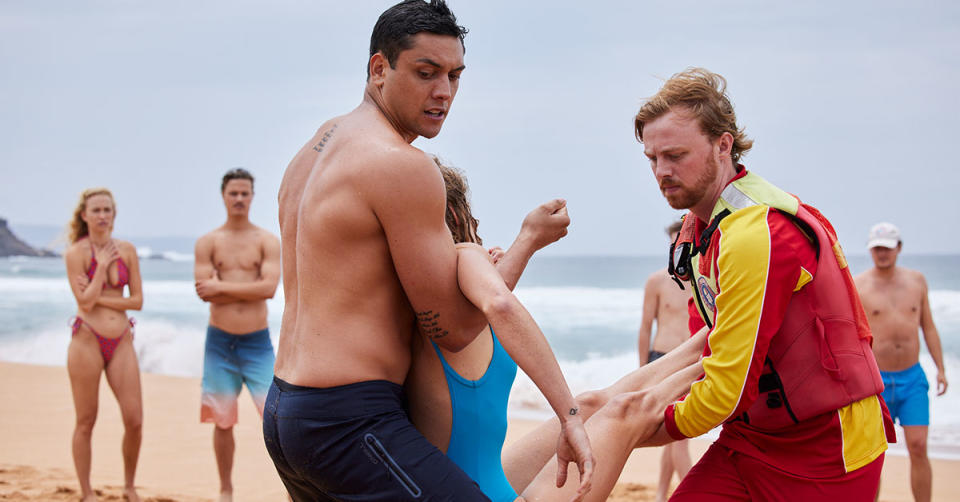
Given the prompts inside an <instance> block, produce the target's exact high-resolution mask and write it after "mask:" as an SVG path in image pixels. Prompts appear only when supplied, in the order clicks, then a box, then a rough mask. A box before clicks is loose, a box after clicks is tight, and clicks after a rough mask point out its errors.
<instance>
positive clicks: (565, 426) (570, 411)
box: [458, 244, 594, 495]
mask: <svg viewBox="0 0 960 502" xmlns="http://www.w3.org/2000/svg"><path fill="white" fill-rule="evenodd" d="M458 248H459V264H458V272H459V274H458V277H459V282H460V288H461V290H462V291H463V293H464V294H465V295H466V296H467V298H469V299H470V301H472V302H473V303H474V304H475V305H477V306H478V307H480V309H481V310H482V311H483V313H484V315H485V316H486V318H487V321H488V322H489V323H490V326H491V327H492V328H493V330H494V332H496V333H497V337H498V338H499V340H500V343H501V345H503V348H504V349H505V350H506V351H507V353H508V354H510V357H512V358H513V360H514V361H515V362H516V363H517V365H518V366H519V367H520V368H522V369H523V371H524V372H525V373H526V374H527V375H528V376H529V377H530V379H531V380H533V382H534V383H535V384H536V385H537V387H538V388H539V389H540V391H541V392H542V393H543V395H544V397H546V398H547V401H548V402H549V403H550V406H551V408H553V411H554V413H556V415H557V418H558V419H559V420H560V428H561V430H560V441H559V443H558V448H557V460H558V461H559V463H558V470H557V477H556V482H557V486H562V485H563V484H565V483H566V477H567V465H568V463H569V462H571V461H576V463H577V466H578V467H579V468H580V487H579V490H578V493H580V494H581V495H582V494H585V493H586V492H588V491H589V490H590V483H591V478H592V475H593V464H594V460H593V453H592V452H591V450H590V442H589V440H588V439H587V436H586V433H585V431H584V428H583V421H582V419H581V417H580V416H579V415H578V411H579V410H577V406H576V402H575V401H574V399H573V395H572V394H571V393H570V388H569V387H568V386H567V382H566V380H565V379H564V377H563V373H561V371H560V365H559V364H558V363H557V360H556V357H554V354H553V351H552V350H551V349H550V345H549V344H548V343H547V340H546V338H544V336H543V333H542V332H541V331H540V328H539V327H538V326H537V324H536V322H534V320H533V318H532V317H531V316H530V313H529V312H527V310H526V309H525V308H523V305H521V304H520V302H519V301H518V300H517V298H516V297H515V296H513V294H512V293H510V291H509V290H508V289H507V287H506V285H505V284H504V282H503V279H502V278H501V277H500V275H499V274H498V273H497V271H496V269H495V268H494V267H493V264H492V263H490V260H489V258H488V256H487V253H486V251H484V250H483V248H481V247H480V246H478V245H475V244H466V245H464V244H461V245H459V246H458Z"/></svg>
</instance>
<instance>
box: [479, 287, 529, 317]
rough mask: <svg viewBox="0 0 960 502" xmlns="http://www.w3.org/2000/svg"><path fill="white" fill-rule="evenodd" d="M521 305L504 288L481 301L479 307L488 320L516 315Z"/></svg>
mask: <svg viewBox="0 0 960 502" xmlns="http://www.w3.org/2000/svg"><path fill="white" fill-rule="evenodd" d="M522 308H523V307H522V306H521V305H520V302H519V301H518V300H517V297H515V296H513V293H511V292H510V291H507V290H504V291H501V292H498V293H496V294H494V295H492V296H491V297H490V298H488V299H487V301H485V302H483V305H482V306H481V309H480V310H482V311H483V315H485V316H486V317H487V320H488V321H491V322H493V320H499V319H504V318H508V317H513V316H514V315H516V313H517V311H518V310H519V309H522Z"/></svg>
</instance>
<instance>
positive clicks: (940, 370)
mask: <svg viewBox="0 0 960 502" xmlns="http://www.w3.org/2000/svg"><path fill="white" fill-rule="evenodd" d="M902 248H903V242H902V241H901V239H900V229H898V228H897V227H896V226H894V225H893V224H892V223H877V224H876V225H874V226H873V228H871V229H870V234H869V237H868V241H867V249H869V250H870V257H871V258H873V268H871V269H870V270H867V271H866V272H863V273H862V274H860V275H858V276H857V277H856V281H857V289H858V290H859V291H860V297H861V298H862V299H863V307H864V309H865V310H866V312H867V319H868V320H869V321H870V329H871V330H872V331H873V336H874V344H873V351H874V353H876V355H877V365H878V366H879V367H880V374H881V375H882V376H883V387H884V388H883V399H884V400H885V401H886V402H887V406H889V407H890V415H891V416H892V417H893V418H894V419H895V420H897V421H899V422H900V425H902V426H903V435H904V439H905V440H906V443H907V451H908V452H909V453H910V487H911V489H912V491H913V498H914V500H918V501H924V502H925V501H929V500H930V496H931V495H930V494H931V490H932V483H933V474H932V471H931V468H930V459H929V458H928V457H927V430H928V428H929V425H930V398H929V397H928V395H927V394H928V392H929V390H930V384H929V383H928V382H927V375H926V374H925V373H924V372H923V368H921V367H920V337H919V336H917V335H918V333H917V329H918V328H919V329H921V330H923V340H924V342H926V344H927V350H928V351H929V352H930V357H931V358H932V359H933V362H934V364H936V365H937V395H938V396H941V395H943V393H944V392H946V391H947V376H946V371H945V368H944V366H943V348H942V347H941V346H940V335H939V333H937V327H936V326H935V325H934V324H933V315H932V314H931V312H930V300H929V299H928V298H927V280H926V278H924V276H923V274H921V273H920V272H918V271H916V270H910V269H907V268H903V267H898V266H897V257H898V256H899V255H900V250H901V249H902Z"/></svg>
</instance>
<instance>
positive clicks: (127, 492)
mask: <svg viewBox="0 0 960 502" xmlns="http://www.w3.org/2000/svg"><path fill="white" fill-rule="evenodd" d="M123 500H128V501H129V502H140V496H139V495H137V489H136V487H133V486H125V487H124V488H123Z"/></svg>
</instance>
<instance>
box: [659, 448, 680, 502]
mask: <svg viewBox="0 0 960 502" xmlns="http://www.w3.org/2000/svg"><path fill="white" fill-rule="evenodd" d="M674 446H675V444H674V443H670V444H667V445H664V446H663V451H662V452H660V479H659V480H658V481H657V499H656V500H657V502H665V501H666V500H667V490H669V489H670V480H671V479H672V478H673V451H672V450H673V447H674Z"/></svg>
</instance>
